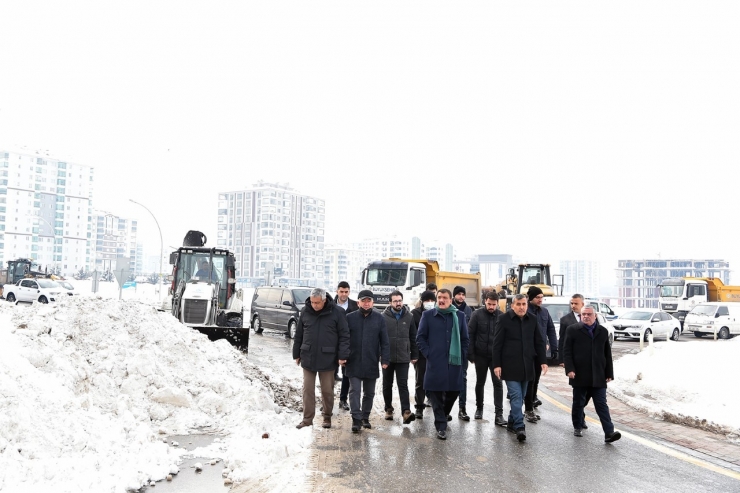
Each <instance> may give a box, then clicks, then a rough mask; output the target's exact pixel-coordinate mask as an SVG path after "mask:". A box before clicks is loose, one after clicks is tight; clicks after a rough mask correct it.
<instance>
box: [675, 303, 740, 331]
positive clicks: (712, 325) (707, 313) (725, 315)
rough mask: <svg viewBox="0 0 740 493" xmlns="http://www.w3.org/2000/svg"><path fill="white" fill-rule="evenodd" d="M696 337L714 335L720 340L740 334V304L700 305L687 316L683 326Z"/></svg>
mask: <svg viewBox="0 0 740 493" xmlns="http://www.w3.org/2000/svg"><path fill="white" fill-rule="evenodd" d="M683 326H684V327H685V328H686V330H687V331H689V332H693V333H694V336H695V337H703V336H705V335H707V334H714V331H715V330H716V331H717V337H719V338H720V339H729V338H730V337H732V336H733V335H737V334H740V303H737V302H735V303H723V302H705V303H699V304H698V305H696V306H695V307H694V308H692V309H691V311H690V312H689V313H687V314H686V318H685V319H684V325H683Z"/></svg>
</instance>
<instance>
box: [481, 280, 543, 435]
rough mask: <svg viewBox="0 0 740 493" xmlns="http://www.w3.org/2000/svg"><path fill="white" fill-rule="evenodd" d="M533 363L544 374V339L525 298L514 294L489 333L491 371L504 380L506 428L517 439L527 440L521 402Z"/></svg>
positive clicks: (532, 374) (530, 376)
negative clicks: (507, 410) (493, 331)
mask: <svg viewBox="0 0 740 493" xmlns="http://www.w3.org/2000/svg"><path fill="white" fill-rule="evenodd" d="M534 362H536V363H537V364H538V365H540V368H542V374H543V375H544V374H545V373H547V354H546V349H545V341H544V339H543V338H542V334H541V333H540V330H539V328H538V326H537V320H536V319H535V317H534V315H532V314H531V313H528V312H527V297H526V296H525V295H523V294H517V295H515V296H514V299H513V300H512V302H511V310H508V311H507V312H506V313H502V314H501V316H499V318H498V326H497V328H496V333H495V334H494V336H493V373H494V374H495V375H496V376H497V377H498V378H500V379H501V380H503V381H505V382H506V390H507V394H508V397H509V405H510V407H511V410H510V411H509V423H508V425H507V429H508V430H509V431H511V432H515V433H516V438H517V440H519V441H520V442H523V441H524V440H526V439H527V434H526V433H525V432H524V415H523V413H522V404H523V403H524V396H525V395H526V393H527V383H528V382H529V381H531V380H532V379H534V365H535V363H534Z"/></svg>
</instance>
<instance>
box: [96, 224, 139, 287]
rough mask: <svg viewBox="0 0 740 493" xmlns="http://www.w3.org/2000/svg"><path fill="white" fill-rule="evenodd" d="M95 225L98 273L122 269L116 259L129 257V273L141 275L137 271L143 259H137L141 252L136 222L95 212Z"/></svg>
mask: <svg viewBox="0 0 740 493" xmlns="http://www.w3.org/2000/svg"><path fill="white" fill-rule="evenodd" d="M93 224H94V225H95V229H94V241H93V247H94V269H95V270H97V271H98V272H106V271H109V270H110V271H113V270H114V269H120V268H121V266H120V265H118V264H117V262H116V259H118V258H120V257H127V258H128V259H129V265H128V269H129V272H131V274H134V275H138V274H141V272H140V271H137V264H138V265H139V266H141V264H142V259H137V257H138V255H139V253H138V252H139V250H138V248H137V245H136V229H137V224H136V220H135V219H126V218H123V217H119V216H116V215H114V214H111V213H107V212H102V211H95V213H94V214H93Z"/></svg>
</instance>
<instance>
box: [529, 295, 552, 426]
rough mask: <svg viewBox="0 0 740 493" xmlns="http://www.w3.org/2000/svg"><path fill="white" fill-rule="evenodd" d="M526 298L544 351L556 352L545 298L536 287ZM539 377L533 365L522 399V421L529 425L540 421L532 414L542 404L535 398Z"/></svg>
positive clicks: (540, 373) (538, 370)
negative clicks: (544, 303) (544, 346)
mask: <svg viewBox="0 0 740 493" xmlns="http://www.w3.org/2000/svg"><path fill="white" fill-rule="evenodd" d="M527 298H528V299H529V306H528V308H527V311H528V312H529V313H530V314H531V315H532V316H534V318H535V319H536V320H537V328H538V329H539V331H540V335H541V336H542V340H543V341H545V344H546V349H547V350H548V351H550V350H552V351H557V348H558V336H557V334H556V333H555V324H554V323H553V322H552V317H551V316H550V312H548V311H547V308H544V307H543V306H542V300H543V299H544V298H545V296H544V294H543V293H542V290H541V289H540V288H538V287H537V286H530V287H529V289H528V290H527ZM533 364H534V363H533ZM541 375H542V369H541V368H540V366H539V365H537V364H535V366H534V380H533V381H531V382H529V385H528V386H527V393H526V395H525V397H524V419H526V420H527V421H529V422H530V423H536V422H537V421H538V420H539V419H540V416H539V415H538V414H536V413H535V412H534V408H535V407H538V406H539V405H541V404H542V402H541V401H540V400H539V399H538V398H537V387H538V386H539V383H540V376H541Z"/></svg>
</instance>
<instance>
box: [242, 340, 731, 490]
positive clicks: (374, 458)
mask: <svg viewBox="0 0 740 493" xmlns="http://www.w3.org/2000/svg"><path fill="white" fill-rule="evenodd" d="M682 342H684V343H691V344H695V343H699V344H701V343H708V342H709V341H708V340H707V341H705V340H704V339H695V338H691V339H688V338H682ZM250 345H252V347H253V351H250V355H252V354H253V355H254V356H253V359H254V360H255V361H258V362H262V363H268V362H269V364H270V365H275V366H278V367H282V371H284V372H291V371H298V370H297V369H295V364H294V363H293V362H292V360H291V355H290V347H291V345H290V342H289V341H288V340H286V339H285V338H284V337H282V336H280V335H279V334H277V333H272V334H270V333H265V334H264V335H262V336H256V335H253V336H252V338H251V342H250ZM257 348H260V349H257ZM638 348H639V342H637V341H632V340H620V341H617V342H615V344H614V356H615V358H619V357H621V356H622V355H624V354H629V353H633V352H637V351H638ZM283 358H284V359H283ZM292 369H295V370H292ZM550 371H561V370H560V369H559V368H557V369H556V368H555V367H551V368H550ZM412 375H413V371H411V372H410V378H409V387H410V388H412V387H413V376H412ZM470 376H471V377H472V378H469V379H468V388H469V390H468V411H469V412H471V414H472V411H473V410H474V403H475V397H474V396H475V394H474V386H475V376H474V374H473V372H470ZM380 391H381V380H380V379H379V380H378V384H377V388H376V398H375V405H374V409H373V414H372V416H371V422H372V424H373V429H372V430H363V432H361V433H360V434H359V435H355V434H352V433H350V432H349V428H350V425H351V420H350V418H349V416H348V414H349V413H348V412H346V411H338V410H337V408H335V418H334V426H333V428H332V429H331V430H323V429H321V428H319V427H318V426H317V427H315V429H314V430H313V433H314V434H315V436H316V448H317V449H318V451H319V455H320V456H321V455H322V454H323V456H324V459H325V461H326V462H328V463H329V464H330V465H329V466H328V467H325V469H324V470H322V469H321V468H320V469H319V470H320V471H321V472H326V476H325V477H323V478H316V480H315V484H314V485H313V486H311V487H309V488H308V489H309V490H314V491H403V492H408V493H411V492H416V491H419V492H422V491H423V492H429V491H466V492H478V491H480V492H490V491H533V492H534V491H547V492H560V491H562V492H590V491H620V492H621V491H640V492H643V491H666V492H667V491H673V492H682V491H686V492H689V491H691V492H696V491H713V492H725V491H727V492H731V491H740V481H738V480H737V479H733V478H732V477H728V476H725V475H722V474H718V473H717V472H714V471H711V470H709V469H707V468H703V467H700V466H698V465H695V464H693V463H689V462H686V461H683V460H679V459H676V458H675V457H671V456H668V455H666V454H664V453H663V452H660V451H658V450H654V449H653V448H650V447H647V446H645V445H643V444H642V443H640V442H638V441H635V440H633V439H630V438H628V437H623V438H622V439H621V440H620V441H618V442H616V443H614V444H605V443H604V433H603V431H602V429H601V427H600V425H599V424H598V423H594V422H590V423H589V429H588V430H585V431H584V437H583V438H577V437H574V436H573V427H572V424H571V419H570V413H569V412H566V411H564V410H562V409H561V408H559V407H557V406H555V405H554V404H552V403H551V402H550V401H549V400H547V399H542V400H543V405H542V406H540V408H539V414H540V415H541V416H542V420H541V421H539V422H538V423H537V424H530V423H527V441H526V442H524V443H519V442H518V441H517V440H516V437H515V436H514V435H513V434H512V433H509V432H507V431H506V429H505V428H502V427H497V426H495V425H494V424H493V417H494V414H493V406H492V402H493V387H492V385H491V383H490V381H489V382H488V383H487V385H486V394H485V400H486V403H487V404H488V406H487V407H486V408H484V419H483V420H474V419H471V421H469V422H464V421H461V420H459V419H458V418H457V407H455V409H453V420H452V422H450V424H449V428H448V439H447V440H446V441H442V440H439V439H437V438H436V437H435V434H434V433H435V432H434V422H433V418H432V413H431V409H429V408H428V409H427V411H426V412H425V419H423V420H417V421H414V422H412V423H411V424H409V425H402V424H401V423H400V419H399V417H398V414H399V413H396V419H395V420H394V421H386V420H385V419H383V416H382V412H383V404H382V396H381V395H380ZM337 392H338V389H337ZM412 399H413V398H412ZM394 400H395V401H397V390H396V388H395V387H394ZM394 407H395V408H396V409H399V408H400V406H399V405H398V402H395V404H394ZM504 409H505V411H504V413H505V414H507V413H508V403H507V401H506V400H504ZM593 417H594V418H596V416H595V415H594V416H593ZM489 420H490V421H489ZM618 429H619V426H618ZM321 465H325V464H320V466H321Z"/></svg>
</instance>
